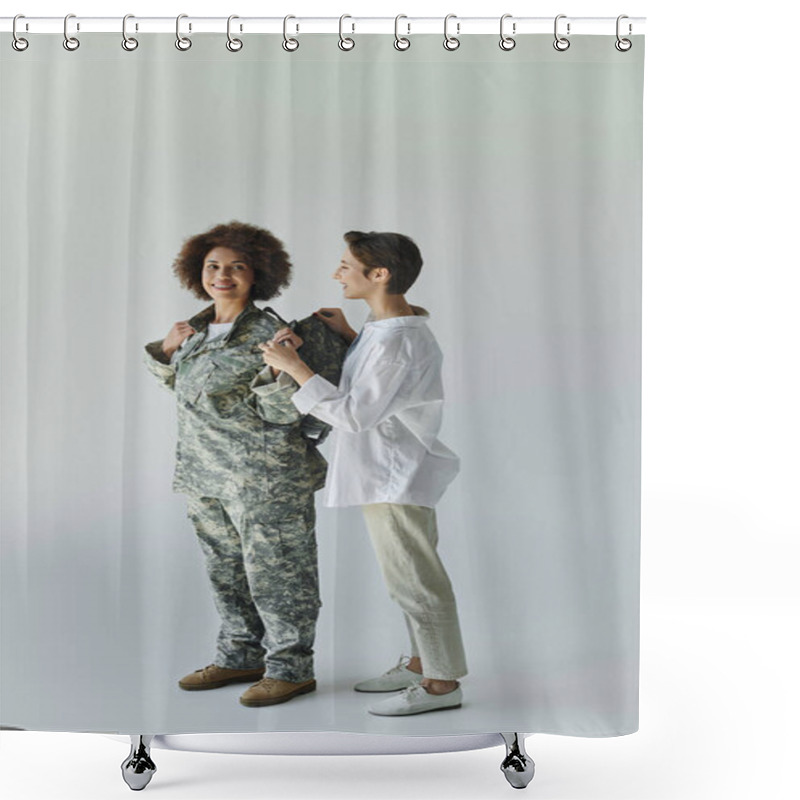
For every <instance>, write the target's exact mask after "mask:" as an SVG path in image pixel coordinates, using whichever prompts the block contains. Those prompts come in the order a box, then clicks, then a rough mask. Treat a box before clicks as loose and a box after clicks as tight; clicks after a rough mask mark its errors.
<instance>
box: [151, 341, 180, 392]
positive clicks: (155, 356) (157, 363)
mask: <svg viewBox="0 0 800 800" xmlns="http://www.w3.org/2000/svg"><path fill="white" fill-rule="evenodd" d="M162 344H163V342H162V341H157V342H150V344H148V345H146V346H145V348H144V350H145V355H144V363H145V366H146V367H147V369H149V370H150V372H151V373H152V374H153V375H155V376H156V378H157V379H158V381H159V382H160V383H161V385H162V386H163V387H164V388H165V389H167V390H168V391H171V392H174V391H175V367H173V366H172V364H170V363H169V358H168V357H167V355H166V353H164V350H163V347H162Z"/></svg>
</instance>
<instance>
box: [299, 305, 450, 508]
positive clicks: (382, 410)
mask: <svg viewBox="0 0 800 800" xmlns="http://www.w3.org/2000/svg"><path fill="white" fill-rule="evenodd" d="M443 397H444V393H443V388H442V352H441V350H440V349H439V346H438V344H437V343H436V339H435V338H434V336H433V334H432V333H431V332H430V330H429V329H428V326H427V324H426V317H425V316H421V315H420V316H408V317H391V318H390V319H380V320H373V321H368V322H366V323H365V325H364V329H363V330H362V332H361V334H360V338H359V340H358V342H356V343H355V346H354V347H353V348H352V349H351V350H350V352H349V353H348V355H347V358H346V359H345V362H344V366H343V368H342V377H341V380H340V383H339V386H338V387H336V386H334V385H333V384H332V383H330V382H329V381H326V380H325V378H323V377H322V376H320V375H314V377H313V378H311V379H310V380H308V381H307V382H306V383H305V384H304V385H303V386H301V387H300V389H298V391H297V392H295V394H294V395H293V396H292V401H293V402H294V404H295V406H296V407H297V409H298V410H299V411H300V412H301V413H303V414H313V415H314V416H315V417H317V418H318V419H321V420H322V421H323V422H327V423H328V424H329V425H331V426H332V427H333V432H332V433H331V439H330V441H331V449H330V456H329V462H330V465H329V468H328V479H327V483H326V492H325V505H327V506H353V505H367V504H370V503H402V504H405V505H417V506H428V507H430V508H433V507H434V506H435V505H436V503H437V501H438V500H439V498H441V496H442V494H443V493H444V490H445V489H446V488H447V485H448V484H449V483H450V482H451V481H452V480H453V478H454V477H455V476H456V474H457V473H458V469H459V459H458V456H456V454H455V453H453V452H452V451H451V450H450V449H448V448H447V447H445V445H444V444H442V443H441V442H440V441H439V440H438V439H437V438H436V437H437V434H438V433H439V428H440V427H441V424H442V402H443Z"/></svg>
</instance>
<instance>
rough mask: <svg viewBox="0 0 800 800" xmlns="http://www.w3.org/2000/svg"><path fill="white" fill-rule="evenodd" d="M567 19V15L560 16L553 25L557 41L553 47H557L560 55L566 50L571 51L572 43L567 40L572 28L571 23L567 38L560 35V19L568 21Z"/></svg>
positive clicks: (568, 26)
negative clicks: (570, 45)
mask: <svg viewBox="0 0 800 800" xmlns="http://www.w3.org/2000/svg"><path fill="white" fill-rule="evenodd" d="M566 18H567V15H566V14H559V15H558V16H557V17H556V21H555V23H554V25H553V33H554V35H555V37H556V39H555V41H554V42H553V47H555V49H556V50H558V52H559V53H563V52H564V51H565V50H569V44H570V42H569V39H567V36H569V28H570V24H569V22H568V23H567V36H559V35H558V21H559V20H560V19H566Z"/></svg>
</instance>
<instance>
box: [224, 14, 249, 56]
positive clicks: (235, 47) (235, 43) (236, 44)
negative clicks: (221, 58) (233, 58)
mask: <svg viewBox="0 0 800 800" xmlns="http://www.w3.org/2000/svg"><path fill="white" fill-rule="evenodd" d="M235 19H239V17H237V16H236V14H231V15H230V16H229V17H228V41H227V42H225V47H227V48H228V50H230V51H231V53H238V52H239V51H240V50H241V49H242V47H244V42H242V40H241V39H235V38H234V37H233V36H232V35H231V22H233V20H235ZM239 30H241V28H240V29H239Z"/></svg>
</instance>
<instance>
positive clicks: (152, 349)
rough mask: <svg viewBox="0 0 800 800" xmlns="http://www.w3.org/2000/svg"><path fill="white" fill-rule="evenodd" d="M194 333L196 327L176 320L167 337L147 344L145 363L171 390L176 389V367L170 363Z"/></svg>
mask: <svg viewBox="0 0 800 800" xmlns="http://www.w3.org/2000/svg"><path fill="white" fill-rule="evenodd" d="M193 333H195V330H194V328H193V327H192V326H191V325H190V324H189V323H188V322H186V321H185V320H184V321H181V322H176V323H175V324H174V325H173V326H172V328H171V329H170V331H169V333H168V334H167V335H166V337H165V338H163V339H160V340H159V341H157V342H150V344H148V345H145V348H144V349H145V358H144V363H145V365H146V366H147V368H148V369H149V370H150V372H152V373H153V375H155V376H156V378H158V380H159V381H160V382H161V385H162V386H163V387H164V388H165V389H168V390H169V391H172V392H174V391H175V367H174V366H173V365H172V364H171V363H170V361H171V359H172V354H173V353H174V352H175V351H176V350H177V349H178V348H179V347H180V346H181V345H182V344H183V342H184V341H185V340H186V339H188V338H189V337H190V336H191V335H192V334H193Z"/></svg>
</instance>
